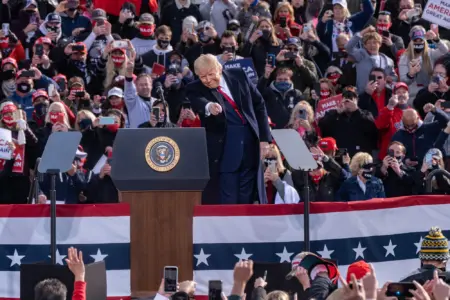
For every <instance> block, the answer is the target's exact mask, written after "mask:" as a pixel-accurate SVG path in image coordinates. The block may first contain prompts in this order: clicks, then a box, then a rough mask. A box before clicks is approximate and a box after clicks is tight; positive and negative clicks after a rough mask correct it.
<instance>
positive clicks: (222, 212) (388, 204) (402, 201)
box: [194, 195, 450, 217]
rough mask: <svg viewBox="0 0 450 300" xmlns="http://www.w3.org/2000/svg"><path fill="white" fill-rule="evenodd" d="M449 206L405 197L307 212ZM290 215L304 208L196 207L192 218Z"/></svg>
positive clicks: (437, 199) (439, 199) (320, 205)
mask: <svg viewBox="0 0 450 300" xmlns="http://www.w3.org/2000/svg"><path fill="white" fill-rule="evenodd" d="M449 203H450V197H447V196H440V195H435V196H408V197H397V198H385V199H373V200H366V201H354V202H314V203H311V209H310V211H311V213H314V214H318V213H333V212H350V211H358V210H376V209H387V208H400V207H408V206H418V205H438V204H449ZM292 214H303V205H302V204H277V205H205V206H201V205H199V206H196V207H195V208H194V216H196V217H208V216H217V217H225V216H279V215H292Z"/></svg>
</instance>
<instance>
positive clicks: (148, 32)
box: [139, 24, 155, 37]
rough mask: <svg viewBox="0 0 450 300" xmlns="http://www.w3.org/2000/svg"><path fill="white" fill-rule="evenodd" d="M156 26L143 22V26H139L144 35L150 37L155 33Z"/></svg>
mask: <svg viewBox="0 0 450 300" xmlns="http://www.w3.org/2000/svg"><path fill="white" fill-rule="evenodd" d="M154 28H155V26H154V25H149V24H142V25H141V26H139V32H140V33H141V35H142V36H144V37H149V36H152V35H153V30H154Z"/></svg>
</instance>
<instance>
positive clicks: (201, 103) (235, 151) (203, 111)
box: [186, 54, 272, 204]
mask: <svg viewBox="0 0 450 300" xmlns="http://www.w3.org/2000/svg"><path fill="white" fill-rule="evenodd" d="M194 69H195V73H196V74H197V76H198V77H199V80H196V81H194V82H192V83H191V84H189V85H188V86H187V87H186V97H187V98H188V99H189V101H190V102H191V105H192V108H193V109H194V111H195V112H196V113H198V114H199V116H200V120H201V123H202V127H205V129H206V139H207V145H208V158H209V169H210V181H209V183H208V186H207V187H206V189H205V191H204V193H203V201H202V202H203V204H250V203H253V202H254V201H259V202H260V203H267V198H266V194H265V188H264V178H263V170H262V166H261V157H264V156H265V155H266V153H267V151H268V149H269V144H268V143H269V142H270V141H271V139H272V138H271V134H270V128H269V124H268V118H267V112H266V107H265V105H264V100H263V98H262V97H261V95H260V93H259V92H258V91H257V89H256V86H254V85H253V84H252V83H251V82H250V81H249V79H248V78H247V76H246V75H245V73H244V72H243V71H242V70H241V69H234V70H226V71H223V72H222V65H221V64H220V63H219V62H218V61H217V58H216V57H215V56H213V55H211V54H206V55H202V56H200V57H199V58H198V59H197V60H196V61H195V63H194ZM256 191H258V198H257V196H256Z"/></svg>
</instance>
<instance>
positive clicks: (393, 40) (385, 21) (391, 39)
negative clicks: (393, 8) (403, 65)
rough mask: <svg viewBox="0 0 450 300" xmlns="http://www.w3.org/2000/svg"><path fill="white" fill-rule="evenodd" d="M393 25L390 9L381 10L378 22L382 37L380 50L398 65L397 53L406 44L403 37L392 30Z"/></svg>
mask: <svg viewBox="0 0 450 300" xmlns="http://www.w3.org/2000/svg"><path fill="white" fill-rule="evenodd" d="M391 27H392V19H391V13H390V12H389V11H380V12H379V14H378V19H377V24H376V28H377V31H378V33H379V34H380V35H381V39H382V44H381V47H380V52H381V53H383V54H385V55H386V56H387V57H389V58H390V59H392V60H393V61H394V63H395V65H397V53H398V51H399V50H402V49H405V44H404V43H403V39H402V38H401V37H399V36H398V35H395V34H393V33H391V32H390V29H391Z"/></svg>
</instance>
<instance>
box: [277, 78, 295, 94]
mask: <svg viewBox="0 0 450 300" xmlns="http://www.w3.org/2000/svg"><path fill="white" fill-rule="evenodd" d="M273 85H274V87H275V88H276V89H277V90H279V91H280V92H283V93H284V92H286V91H287V90H289V89H290V88H291V87H292V83H290V82H287V81H280V82H274V84H273Z"/></svg>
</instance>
